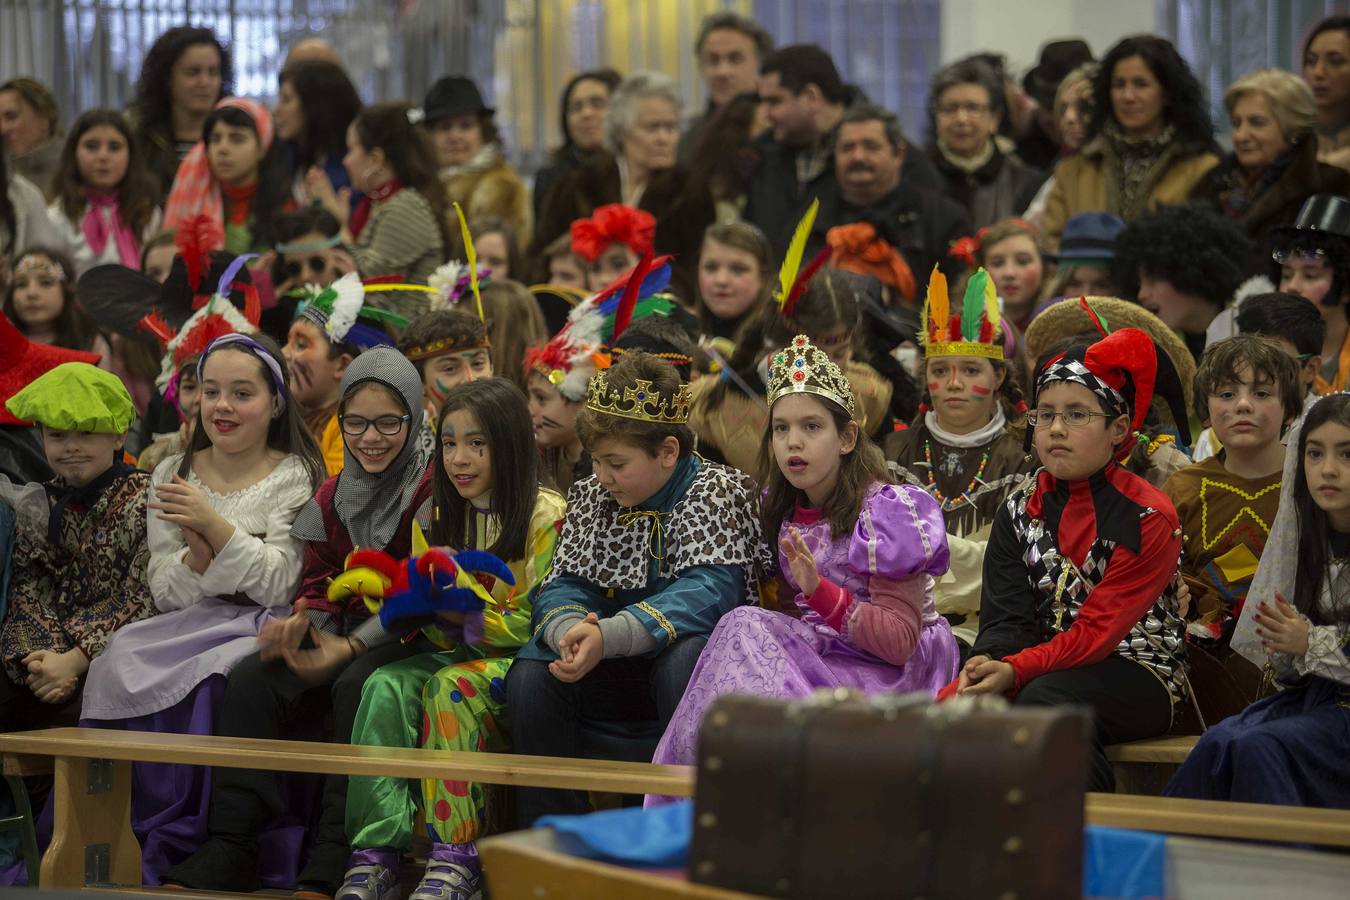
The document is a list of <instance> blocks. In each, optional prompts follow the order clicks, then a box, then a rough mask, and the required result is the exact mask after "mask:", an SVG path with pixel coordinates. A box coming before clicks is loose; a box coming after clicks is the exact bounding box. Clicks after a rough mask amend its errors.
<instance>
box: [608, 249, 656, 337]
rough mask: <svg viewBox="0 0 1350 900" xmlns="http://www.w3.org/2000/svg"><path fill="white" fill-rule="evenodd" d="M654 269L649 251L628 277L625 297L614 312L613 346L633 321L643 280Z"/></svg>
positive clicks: (624, 292) (624, 290) (643, 255)
mask: <svg viewBox="0 0 1350 900" xmlns="http://www.w3.org/2000/svg"><path fill="white" fill-rule="evenodd" d="M651 267H652V251H651V250H648V251H647V252H646V253H644V254H642V259H640V260H639V261H638V264H637V266H636V267H635V268H634V269H633V271H632V274H630V275H629V276H628V284H627V285H625V286H624V289H623V297H622V298H620V300H619V306H618V308H617V309H615V310H614V333H613V334H612V335H610V338H609V342H610V343H611V344H613V343H614V342H615V341H617V340H618V339H619V335H621V334H623V332H624V329H625V328H627V327H628V323H629V322H631V321H633V308H634V307H635V306H637V298H638V290H639V289H640V288H641V287H642V279H644V278H646V277H647V272H648V270H650V269H651Z"/></svg>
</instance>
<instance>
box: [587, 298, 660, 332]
mask: <svg viewBox="0 0 1350 900" xmlns="http://www.w3.org/2000/svg"><path fill="white" fill-rule="evenodd" d="M674 308H675V303H674V301H673V300H671V297H670V295H669V294H652V295H651V296H650V297H648V298H646V299H645V300H639V301H638V302H637V304H636V305H635V306H634V307H633V318H632V319H631V320H630V324H631V323H632V322H636V321H637V320H638V319H645V318H647V317H648V316H668V315H670V313H671V311H672V310H673V309H674ZM615 312H616V313H617V310H616V311H615ZM602 333H604V334H613V333H614V315H613V314H611V315H608V316H605V324H604V330H603V332H602Z"/></svg>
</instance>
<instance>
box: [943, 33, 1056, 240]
mask: <svg viewBox="0 0 1350 900" xmlns="http://www.w3.org/2000/svg"><path fill="white" fill-rule="evenodd" d="M1003 87H1004V85H1003V82H1002V80H1001V78H1000V76H999V73H998V72H996V71H995V70H994V69H993V68H991V67H990V66H989V65H988V64H986V63H985V62H983V61H981V60H980V59H974V58H972V59H963V60H959V61H957V62H954V63H952V64H951V65H948V66H944V67H943V68H941V69H939V70H938V73H937V74H936V75H935V76H934V77H933V83H932V86H931V87H930V88H929V91H928V126H929V134H931V135H932V136H933V142H932V144H931V145H930V146H929V148H928V155H929V157H931V158H932V160H933V164H934V165H936V166H937V170H938V173H939V174H940V175H941V176H942V192H943V193H945V194H946V195H947V196H948V197H950V198H952V199H953V200H955V201H956V202H957V203H959V204H961V205H962V206H963V207H965V208H966V210H968V211H969V212H970V219H971V224H972V226H973V227H975V228H977V229H978V228H984V227H985V226H987V225H993V224H994V223H995V222H998V221H1001V220H1003V219H1007V218H1009V217H1011V216H1015V215H1019V214H1020V213H1021V212H1022V211H1023V210H1024V209H1026V208H1027V204H1029V203H1030V202H1031V200H1032V198H1033V197H1034V196H1035V194H1036V189H1037V188H1039V187H1040V185H1041V182H1042V181H1044V180H1045V175H1044V173H1042V172H1040V171H1038V170H1036V169H1033V168H1031V167H1030V166H1028V165H1027V164H1026V163H1024V162H1022V160H1021V159H1019V158H1018V156H1017V154H1016V153H1014V152H1013V150H1012V143H1011V141H1009V140H1008V139H1007V138H1004V137H1002V136H1001V135H1000V134H999V128H1000V125H1001V124H1002V122H1003V121H1004V119H1006V118H1007V109H1006V107H1007V104H1006V103H1005V95H1004V91H1003Z"/></svg>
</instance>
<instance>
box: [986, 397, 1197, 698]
mask: <svg viewBox="0 0 1350 900" xmlns="http://www.w3.org/2000/svg"><path fill="white" fill-rule="evenodd" d="M1061 380H1065V379H1061ZM1034 487H1035V486H1034V482H1033V483H1032V484H1031V485H1028V486H1027V487H1025V488H1023V489H1022V490H1019V491H1016V492H1014V493H1013V495H1012V496H1011V497H1009V498H1008V501H1007V503H1008V511H1009V512H1010V513H1011V514H1012V521H1013V531H1014V533H1015V534H1016V535H1017V538H1018V541H1019V542H1020V544H1021V546H1022V548H1023V554H1022V561H1023V563H1024V564H1025V565H1026V569H1027V577H1028V580H1029V581H1030V583H1031V587H1032V590H1033V592H1034V594H1035V597H1036V613H1035V618H1036V624H1037V627H1038V628H1039V629H1040V637H1041V639H1042V640H1043V641H1048V640H1050V639H1051V638H1053V637H1054V636H1055V635H1057V634H1060V633H1062V632H1065V631H1068V630H1069V628H1070V626H1072V625H1073V623H1074V620H1075V619H1077V618H1078V613H1079V611H1080V610H1081V609H1082V608H1083V603H1084V602H1085V601H1086V600H1087V598H1088V595H1089V594H1091V593H1092V589H1093V588H1094V587H1096V586H1097V585H1098V584H1100V583H1101V581H1102V579H1103V578H1105V577H1106V569H1107V566H1108V564H1109V562H1110V560H1111V555H1112V554H1113V553H1114V552H1115V549H1116V542H1115V541H1109V540H1105V539H1103V538H1101V537H1098V538H1097V539H1096V540H1095V541H1093V542H1092V545H1091V546H1090V547H1089V548H1088V552H1087V556H1086V558H1085V559H1084V560H1083V565H1082V566H1075V565H1074V564H1073V561H1072V560H1070V559H1068V558H1067V557H1065V556H1064V555H1063V554H1061V553H1060V551H1059V545H1058V543H1057V541H1056V538H1055V533H1054V530H1053V529H1051V528H1050V526H1049V524H1048V523H1047V522H1046V521H1045V520H1044V519H1035V518H1032V517H1031V516H1030V515H1029V514H1028V513H1027V500H1028V499H1029V498H1030V497H1031V495H1032V493H1033V491H1034ZM1157 514H1158V513H1157V511H1156V510H1153V509H1147V508H1146V509H1144V511H1143V512H1142V513H1141V514H1140V518H1141V519H1142V518H1143V517H1145V516H1151V515H1157ZM1061 584H1063V589H1062V590H1061V588H1060V585H1061ZM1057 594H1058V596H1059V600H1058V602H1056V595H1057ZM1176 606H1177V604H1176V580H1175V579H1172V580H1170V581H1168V583H1167V588H1166V590H1164V591H1163V594H1162V596H1160V597H1159V598H1158V599H1157V600H1155V601H1154V603H1153V606H1151V607H1150V608H1149V611H1148V614H1147V615H1145V616H1144V617H1143V618H1142V619H1140V620H1139V621H1138V622H1137V623H1135V625H1134V627H1133V628H1131V629H1130V631H1129V634H1127V635H1125V637H1124V638H1123V639H1122V640H1121V642H1120V643H1119V644H1118V645H1117V646H1116V649H1115V651H1114V653H1115V655H1117V656H1123V657H1125V658H1126V659H1132V660H1134V661H1135V662H1137V663H1139V664H1140V665H1141V666H1143V667H1144V668H1146V669H1148V670H1149V671H1150V672H1152V673H1153V674H1154V675H1156V676H1158V680H1160V681H1161V682H1162V683H1163V685H1164V686H1165V687H1166V688H1167V692H1168V693H1169V694H1171V695H1172V701H1173V702H1174V703H1179V702H1181V701H1182V700H1184V699H1185V698H1186V678H1185V667H1186V664H1185V649H1184V647H1185V626H1184V624H1183V623H1182V621H1181V619H1180V618H1178V617H1177V616H1176V615H1174V614H1173V613H1171V612H1169V610H1172V609H1176Z"/></svg>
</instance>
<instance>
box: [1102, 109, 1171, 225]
mask: <svg viewBox="0 0 1350 900" xmlns="http://www.w3.org/2000/svg"><path fill="white" fill-rule="evenodd" d="M1102 136H1103V137H1104V138H1105V139H1106V143H1107V144H1108V145H1109V146H1110V148H1111V150H1112V152H1113V154H1114V156H1115V162H1114V166H1113V167H1112V168H1113V169H1114V171H1113V172H1110V173H1108V180H1107V184H1108V188H1107V198H1106V205H1107V208H1108V209H1112V210H1115V211H1116V212H1117V213H1118V214H1119V215H1120V217H1121V218H1122V219H1124V220H1125V221H1127V222H1128V221H1130V220H1131V219H1134V218H1136V217H1137V216H1138V215H1139V214H1140V213H1142V212H1143V211H1144V207H1145V205H1147V203H1148V195H1149V192H1150V191H1152V190H1153V186H1154V185H1155V184H1157V182H1158V179H1159V178H1161V177H1162V173H1163V172H1164V171H1165V170H1166V169H1167V166H1168V165H1169V164H1170V163H1171V161H1172V160H1173V158H1175V156H1176V147H1175V144H1174V140H1175V137H1176V129H1174V128H1173V127H1172V126H1171V125H1167V126H1164V128H1163V130H1162V131H1161V132H1159V133H1158V134H1156V135H1154V136H1153V137H1147V138H1132V137H1129V136H1127V135H1126V134H1125V132H1123V131H1121V130H1120V126H1119V125H1117V124H1116V123H1115V121H1114V120H1112V121H1108V122H1107V123H1106V125H1105V126H1104V127H1103V128H1102ZM1111 187H1114V188H1115V194H1116V196H1115V197H1114V198H1113V197H1111V196H1110V193H1111V190H1110V189H1111ZM1113 201H1114V202H1113Z"/></svg>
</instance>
